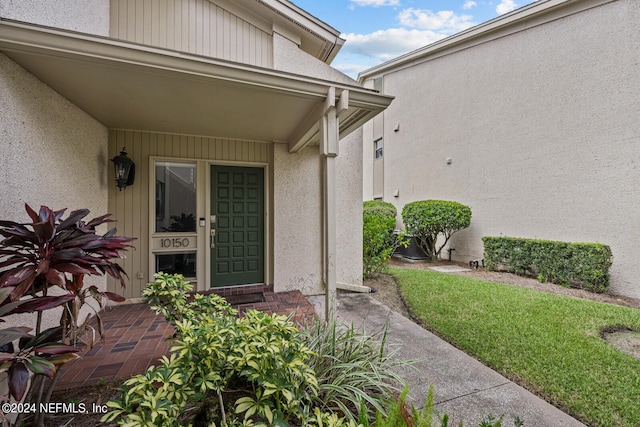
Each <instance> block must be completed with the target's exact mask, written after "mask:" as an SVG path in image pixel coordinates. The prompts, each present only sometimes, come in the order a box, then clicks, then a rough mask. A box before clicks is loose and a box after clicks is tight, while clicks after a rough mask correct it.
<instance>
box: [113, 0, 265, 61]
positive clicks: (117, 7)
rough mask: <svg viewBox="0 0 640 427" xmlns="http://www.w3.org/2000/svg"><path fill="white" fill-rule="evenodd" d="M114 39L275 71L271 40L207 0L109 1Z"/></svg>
mask: <svg viewBox="0 0 640 427" xmlns="http://www.w3.org/2000/svg"><path fill="white" fill-rule="evenodd" d="M110 32H111V37H113V38H116V39H121V40H127V41H131V42H135V43H141V44H146V45H151V46H156V47H161V48H166V49H172V50H179V51H183V52H189V53H194V54H197V55H204V56H209V57H213V58H221V59H226V60H230V61H235V62H241V63H245V64H251V65H257V66H261V67H267V68H273V37H272V35H271V34H270V33H267V32H265V31H263V30H262V29H260V28H258V27H256V26H254V25H251V24H250V23H249V22H247V21H245V20H243V19H242V18H240V17H238V16H236V15H234V14H232V13H230V12H228V11H227V10H225V9H222V8H220V7H218V6H217V5H215V4H213V3H211V2H210V1H209V0H111V29H110Z"/></svg>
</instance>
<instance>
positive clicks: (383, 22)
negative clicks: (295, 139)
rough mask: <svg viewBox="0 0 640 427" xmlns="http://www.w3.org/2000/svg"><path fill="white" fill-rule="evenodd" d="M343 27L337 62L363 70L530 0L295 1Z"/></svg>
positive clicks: (354, 72)
mask: <svg viewBox="0 0 640 427" xmlns="http://www.w3.org/2000/svg"><path fill="white" fill-rule="evenodd" d="M291 1H292V2H293V3H294V4H296V5H297V6H299V7H301V8H302V9H304V10H306V11H307V12H309V13H311V14H312V15H314V16H315V17H317V18H319V19H320V20H322V21H324V22H326V23H327V24H329V25H331V26H332V27H334V28H336V29H337V30H339V31H341V33H342V36H341V37H342V38H343V39H346V43H345V45H344V46H343V48H342V50H341V51H340V53H339V54H338V56H337V57H336V59H335V60H334V61H333V64H332V65H333V66H334V67H335V68H337V69H338V70H340V71H342V72H343V73H345V74H348V75H349V76H351V77H353V78H356V77H357V75H358V73H359V72H360V71H363V70H365V69H367V68H370V67H372V66H374V65H377V64H380V63H382V62H385V61H388V60H389V59H392V58H395V57H397V56H399V55H402V54H403V53H407V52H410V51H412V50H415V49H417V48H419V47H422V46H426V45H428V44H431V43H433V42H435V41H437V40H440V39H442V38H444V37H447V36H450V35H452V34H455V33H457V32H460V31H462V30H465V29H467V28H470V27H472V26H474V25H477V24H480V23H482V22H485V21H488V20H490V19H492V18H495V17H496V16H499V15H502V14H504V13H507V12H510V11H512V10H514V9H517V8H519V7H522V6H525V5H527V4H529V3H533V1H531V0H486V1H485V0H291Z"/></svg>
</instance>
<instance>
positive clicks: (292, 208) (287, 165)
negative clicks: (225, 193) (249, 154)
mask: <svg viewBox="0 0 640 427" xmlns="http://www.w3.org/2000/svg"><path fill="white" fill-rule="evenodd" d="M273 163H274V173H273V175H274V182H273V189H274V190H273V193H274V194H273V212H274V213H273V215H274V221H273V222H274V250H273V256H274V278H273V281H274V290H275V291H276V292H282V291H289V290H294V289H298V290H300V291H301V292H303V293H304V294H306V295H315V294H320V293H323V292H324V291H323V287H322V231H321V218H322V210H321V207H322V201H321V198H320V195H321V192H320V191H321V175H320V155H319V154H318V149H317V147H310V148H307V149H305V150H302V151H301V152H299V153H296V154H289V151H288V146H287V145H286V144H276V145H275V146H274V161H273Z"/></svg>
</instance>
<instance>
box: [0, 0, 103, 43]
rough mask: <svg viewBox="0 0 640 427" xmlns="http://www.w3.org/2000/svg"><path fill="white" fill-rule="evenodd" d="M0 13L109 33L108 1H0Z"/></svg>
mask: <svg viewBox="0 0 640 427" xmlns="http://www.w3.org/2000/svg"><path fill="white" fill-rule="evenodd" d="M0 16H1V17H3V18H8V19H14V20H16V21H24V22H29V23H32V24H39V25H46V26H48V27H56V28H62V29H66V30H72V31H79V32H82V33H90V34H97V35H100V36H108V35H109V0H56V1H42V0H0Z"/></svg>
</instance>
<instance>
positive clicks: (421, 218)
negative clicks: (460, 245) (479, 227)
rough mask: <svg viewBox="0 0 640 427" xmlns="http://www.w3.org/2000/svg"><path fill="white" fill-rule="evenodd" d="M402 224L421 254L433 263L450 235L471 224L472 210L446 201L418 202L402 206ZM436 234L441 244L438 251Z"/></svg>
mask: <svg viewBox="0 0 640 427" xmlns="http://www.w3.org/2000/svg"><path fill="white" fill-rule="evenodd" d="M402 222H404V226H405V229H406V231H407V234H409V235H411V236H413V237H414V239H415V242H416V244H417V245H418V247H419V248H420V249H421V250H422V252H424V254H425V255H426V256H427V257H429V258H430V259H432V260H434V261H435V260H437V259H438V256H439V255H440V252H441V251H442V248H444V247H445V245H446V244H447V242H448V241H449V239H450V238H451V236H452V235H453V234H454V233H455V232H457V231H458V230H461V229H463V228H467V227H468V226H469V225H470V224H471V208H469V207H468V206H465V205H463V204H461V203H458V202H451V201H448V200H419V201H417V202H411V203H407V204H406V205H404V208H402ZM439 235H442V237H444V242H442V245H441V246H440V247H439V248H438V247H437V242H438V236H439Z"/></svg>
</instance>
